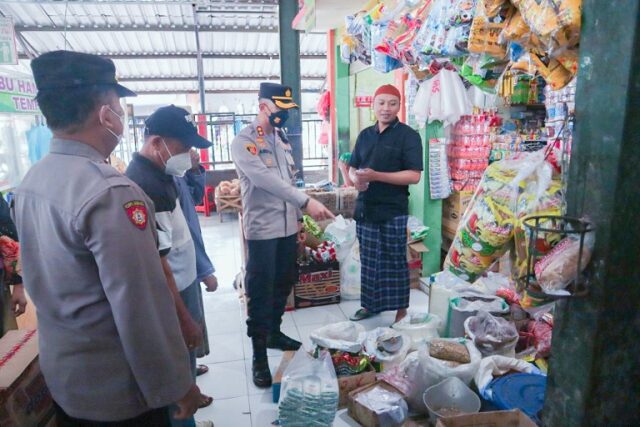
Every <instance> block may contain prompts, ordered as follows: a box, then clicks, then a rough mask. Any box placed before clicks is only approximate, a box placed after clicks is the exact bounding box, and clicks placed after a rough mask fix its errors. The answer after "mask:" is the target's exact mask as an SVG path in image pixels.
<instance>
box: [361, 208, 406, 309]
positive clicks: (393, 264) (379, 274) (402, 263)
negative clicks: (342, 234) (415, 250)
mask: <svg viewBox="0 0 640 427" xmlns="http://www.w3.org/2000/svg"><path fill="white" fill-rule="evenodd" d="M407 219H408V217H407V216H406V215H404V216H398V217H395V218H394V219H392V220H390V221H388V222H385V223H383V224H374V223H368V222H358V224H357V233H358V240H359V242H360V263H361V265H362V268H361V282H362V294H361V296H360V303H361V304H362V307H364V308H366V309H367V310H368V311H370V312H371V313H380V312H382V311H388V310H398V309H401V308H407V307H409V292H410V288H409V266H408V264H407Z"/></svg>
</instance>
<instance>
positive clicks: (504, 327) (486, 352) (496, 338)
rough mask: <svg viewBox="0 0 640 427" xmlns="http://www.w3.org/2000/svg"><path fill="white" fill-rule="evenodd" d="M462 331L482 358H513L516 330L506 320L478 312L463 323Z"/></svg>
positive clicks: (516, 338) (516, 337) (516, 339)
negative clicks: (499, 356) (494, 356)
mask: <svg viewBox="0 0 640 427" xmlns="http://www.w3.org/2000/svg"><path fill="white" fill-rule="evenodd" d="M464 330H465V333H466V334H467V336H468V337H469V338H470V339H471V340H472V341H473V343H474V344H475V345H476V347H477V348H478V350H480V353H482V355H483V356H485V357H486V356H493V355H502V356H507V357H515V355H516V351H515V349H516V344H517V343H518V338H519V335H518V330H517V329H516V327H515V326H514V325H513V324H512V323H510V322H508V321H507V320H505V319H503V318H501V317H495V316H492V315H491V314H489V313H487V312H486V311H480V312H478V314H477V315H476V316H472V317H469V318H468V319H467V320H466V321H465V323H464Z"/></svg>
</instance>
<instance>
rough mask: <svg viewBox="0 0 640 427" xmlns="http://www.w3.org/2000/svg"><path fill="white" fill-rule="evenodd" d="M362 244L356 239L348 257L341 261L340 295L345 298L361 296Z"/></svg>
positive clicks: (350, 298)
mask: <svg viewBox="0 0 640 427" xmlns="http://www.w3.org/2000/svg"><path fill="white" fill-rule="evenodd" d="M361 267H362V265H361V264H360V244H359V243H358V241H357V240H356V241H355V243H354V244H353V245H351V250H350V252H349V255H347V257H346V258H344V259H343V260H341V261H340V297H341V298H343V299H345V300H357V299H359V298H360V288H361V275H360V270H361Z"/></svg>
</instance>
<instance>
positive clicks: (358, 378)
mask: <svg viewBox="0 0 640 427" xmlns="http://www.w3.org/2000/svg"><path fill="white" fill-rule="evenodd" d="M374 382H376V370H375V369H373V366H371V365H369V366H368V367H367V370H366V371H364V372H362V373H361V374H357V375H351V376H348V377H338V387H340V398H339V401H338V408H339V409H343V408H346V407H347V406H348V404H349V393H351V392H352V391H353V390H356V389H358V388H361V387H364V386H366V385H369V384H373V383H374Z"/></svg>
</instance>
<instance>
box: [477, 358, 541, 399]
mask: <svg viewBox="0 0 640 427" xmlns="http://www.w3.org/2000/svg"><path fill="white" fill-rule="evenodd" d="M513 371H515V372H524V373H527V374H540V375H542V373H541V372H540V370H539V369H538V368H536V367H535V366H534V365H532V364H531V363H527V362H525V361H522V360H518V359H514V358H511V357H505V356H489V357H486V358H484V359H482V361H481V362H480V365H479V367H478V371H477V372H476V374H475V376H474V378H473V379H474V381H475V383H476V386H478V391H479V392H480V396H482V397H483V398H484V399H486V400H492V398H493V396H492V393H491V388H489V384H491V381H493V379H494V378H495V377H498V376H501V375H504V374H506V373H509V372H513Z"/></svg>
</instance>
